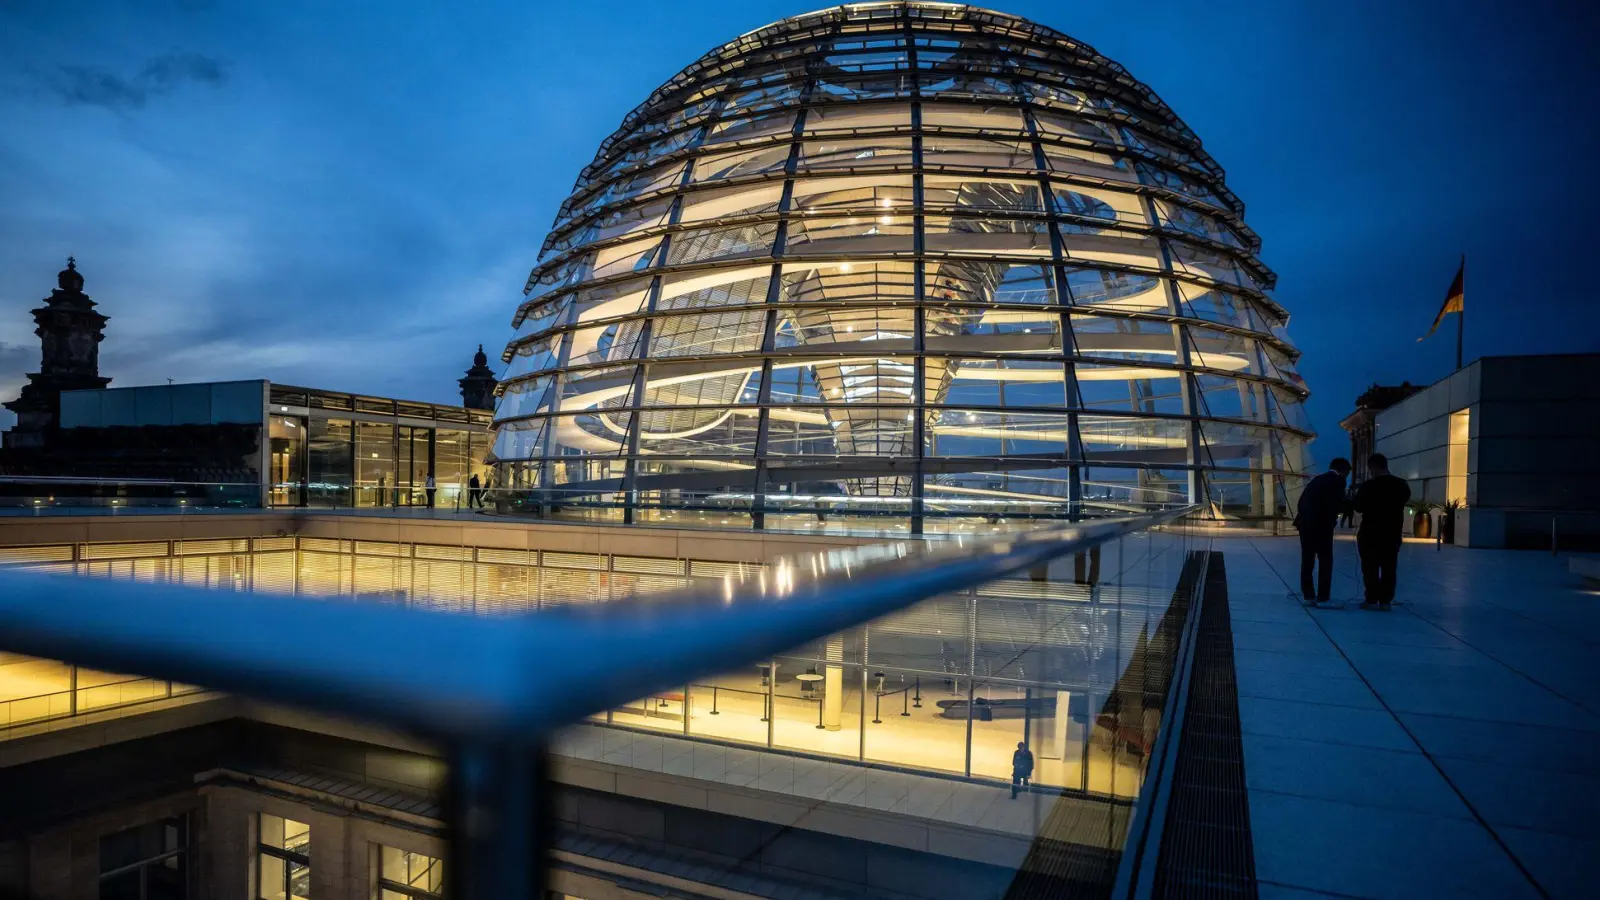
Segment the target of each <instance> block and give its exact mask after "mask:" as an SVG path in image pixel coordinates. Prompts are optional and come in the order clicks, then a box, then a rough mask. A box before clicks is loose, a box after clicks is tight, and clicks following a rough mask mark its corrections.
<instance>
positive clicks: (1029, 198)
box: [922, 175, 1045, 212]
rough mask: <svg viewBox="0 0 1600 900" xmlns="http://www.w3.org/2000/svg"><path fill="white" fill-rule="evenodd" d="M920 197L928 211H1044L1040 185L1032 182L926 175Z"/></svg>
mask: <svg viewBox="0 0 1600 900" xmlns="http://www.w3.org/2000/svg"><path fill="white" fill-rule="evenodd" d="M922 196H923V202H924V204H925V205H926V207H927V208H928V209H951V208H957V209H988V210H1014V211H1019V212H1044V211H1045V207H1044V200H1043V195H1042V194H1041V192H1040V190H1039V182H1038V181H1036V180H1031V179H1030V180H1020V179H1011V180H1005V179H998V178H975V177H974V178H966V177H961V176H955V175H926V176H924V177H923V194H922Z"/></svg>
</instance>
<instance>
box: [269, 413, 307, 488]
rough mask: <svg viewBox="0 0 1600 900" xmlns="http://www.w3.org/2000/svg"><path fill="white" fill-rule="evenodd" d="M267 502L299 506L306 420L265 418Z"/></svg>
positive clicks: (303, 465)
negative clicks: (266, 435) (266, 434)
mask: <svg viewBox="0 0 1600 900" xmlns="http://www.w3.org/2000/svg"><path fill="white" fill-rule="evenodd" d="M267 432H268V440H269V442H270V447H269V449H268V453H269V456H268V460H267V468H268V478H269V479H270V480H269V481H268V484H269V485H270V486H271V487H270V489H269V490H268V493H267V498H268V500H267V502H268V503H269V504H271V505H272V506H300V505H302V504H303V503H304V502H305V490H306V420H305V419H304V418H300V417H290V416H272V417H270V418H269V419H268V420H267Z"/></svg>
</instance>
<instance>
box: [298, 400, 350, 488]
mask: <svg viewBox="0 0 1600 900" xmlns="http://www.w3.org/2000/svg"><path fill="white" fill-rule="evenodd" d="M310 434H311V437H310V453H309V457H310V468H311V478H310V483H309V485H308V491H307V493H308V495H309V496H308V498H307V502H308V503H309V504H310V505H311V506H322V507H340V506H350V505H351V497H352V491H351V486H352V465H351V464H352V462H353V457H352V454H353V453H354V452H355V448H354V446H353V444H352V428H351V424H350V420H348V419H322V418H313V419H312V420H311V423H310Z"/></svg>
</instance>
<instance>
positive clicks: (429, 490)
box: [422, 469, 437, 509]
mask: <svg viewBox="0 0 1600 900" xmlns="http://www.w3.org/2000/svg"><path fill="white" fill-rule="evenodd" d="M422 490H423V492H424V493H426V494H427V495H428V508H429V509H433V493H434V491H435V490H437V485H435V484H434V483H433V470H432V469H429V470H428V480H427V481H424V482H423V488H422Z"/></svg>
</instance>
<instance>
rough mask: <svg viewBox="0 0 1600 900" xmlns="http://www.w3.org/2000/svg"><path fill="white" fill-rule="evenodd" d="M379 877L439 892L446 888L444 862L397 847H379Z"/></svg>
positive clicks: (409, 886)
mask: <svg viewBox="0 0 1600 900" xmlns="http://www.w3.org/2000/svg"><path fill="white" fill-rule="evenodd" d="M378 877H379V878H382V879H383V880H384V881H388V882H393V883H394V884H396V885H400V886H402V887H408V888H414V889H416V890H420V891H427V892H429V893H433V894H438V893H440V892H441V891H443V890H444V863H443V862H442V861H440V860H438V859H436V858H434V857H431V856H425V855H423V854H421V853H413V852H411V851H409V850H401V849H399V848H397V847H387V846H380V847H379V870H378Z"/></svg>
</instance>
